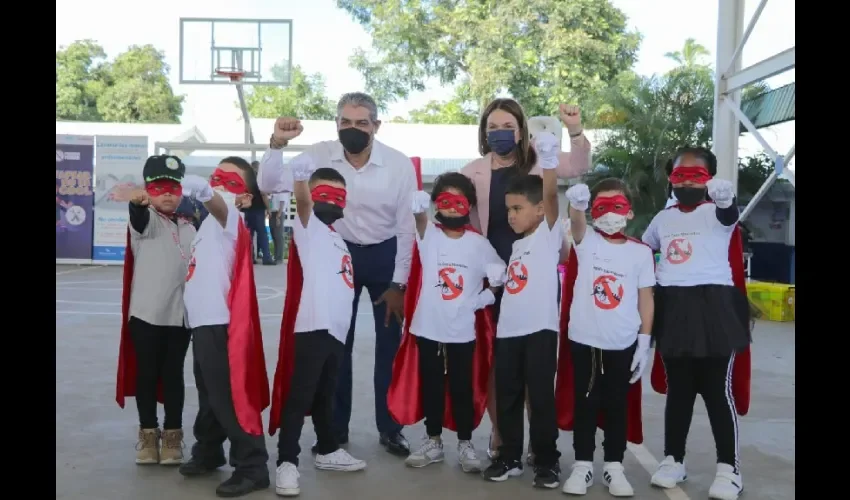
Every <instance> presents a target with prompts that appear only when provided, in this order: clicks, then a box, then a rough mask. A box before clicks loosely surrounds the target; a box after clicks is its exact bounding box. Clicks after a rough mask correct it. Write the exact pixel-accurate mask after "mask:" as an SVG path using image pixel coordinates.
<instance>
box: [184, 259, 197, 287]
mask: <svg viewBox="0 0 850 500" xmlns="http://www.w3.org/2000/svg"><path fill="white" fill-rule="evenodd" d="M194 274H195V257H194V256H193V257H192V260H190V261H189V270H188V271H187V272H186V281H189V280H190V279H192V276H193V275H194Z"/></svg>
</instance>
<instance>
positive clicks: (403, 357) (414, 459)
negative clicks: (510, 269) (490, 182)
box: [387, 172, 505, 472]
mask: <svg viewBox="0 0 850 500" xmlns="http://www.w3.org/2000/svg"><path fill="white" fill-rule="evenodd" d="M432 202H433V204H434V209H435V211H436V214H435V216H434V218H435V219H436V221H437V224H434V223H432V222H431V221H430V220H429V218H428V214H427V213H426V211H427V210H428V208H429V206H430V205H431V203H432ZM475 202H476V197H475V187H474V186H473V184H472V181H470V180H469V178H468V177H466V176H464V175H462V174H460V173H457V172H448V173H445V174H442V175H440V176H439V177H438V178H437V179H436V181H435V183H434V190H433V191H432V192H431V195H428V193H426V192H424V191H419V192H417V193H414V196H413V206H412V207H411V208H412V210H413V216H414V218H415V220H416V248H417V249H416V251H415V252H414V257H413V263H412V266H413V267H412V269H411V273H410V276H411V281H410V283H409V284H408V294H413V296H412V298H413V299H415V300H411V301H407V303H408V304H411V305H412V307H411V306H410V305H409V306H407V307H405V316H406V318H405V319H406V320H405V331H404V333H403V337H402V341H401V346H400V348H399V351H398V354H397V355H396V359H395V363H394V364H393V378H392V382H391V383H390V389H389V392H388V394H387V404H388V406H389V410H390V414H391V415H392V416H393V418H394V419H395V420H396V421H398V422H399V423H400V424H402V425H412V424H415V423H416V422H418V421H419V420H421V419H422V418H423V417H424V418H425V428H426V430H427V432H428V438H427V439H426V440H425V441H424V442H423V443H422V445H421V446H420V447H419V448H418V449H416V450H414V451H413V452H412V453H411V454H410V456H409V457H408V458H407V460H406V461H405V463H406V464H407V465H408V466H409V467H425V466H427V465H430V464H433V463H436V462H441V461H442V460H443V457H444V454H443V441H442V438H441V435H442V431H443V428H444V427H445V428H448V429H450V430H454V431H456V432H457V437H458V448H457V454H458V462H459V463H460V466H461V468H462V469H463V471H464V472H476V471H480V470H481V469H482V465H481V459H480V458H479V457H478V455H477V453H476V451H475V448H474V447H473V446H472V441H471V439H472V431H473V430H474V429H475V428H476V427H478V424H479V423H480V422H481V418H482V416H483V415H484V410H485V406H486V403H487V382H488V375H489V372H490V366H491V359H492V349H493V347H492V345H493V344H492V342H493V330H494V328H493V325H492V323H491V319H490V313H489V311H487V310H485V308H486V307H487V306H490V305H492V304H493V303H494V301H495V296H494V295H493V290H494V289H495V288H491V287H498V286H501V285H502V283H504V275H505V263H504V262H503V261H502V260H501V259H500V258H499V256H498V254H497V253H496V250H495V249H494V248H493V247H492V245H490V242H489V241H488V240H487V239H486V238H484V237H483V236H482V235H481V234H479V233H478V232H477V231H475V230H474V229H473V228H472V226H470V225H469V210H470V209H471V208H472V207H473V206H474V205H475ZM417 255H418V257H417ZM486 280H489V286H488V284H487V281H486ZM447 396H448V397H447Z"/></svg>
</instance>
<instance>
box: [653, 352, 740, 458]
mask: <svg viewBox="0 0 850 500" xmlns="http://www.w3.org/2000/svg"><path fill="white" fill-rule="evenodd" d="M734 361H735V355H734V354H732V355H731V356H729V357H709V358H692V357H664V368H665V370H666V372H667V407H666V408H665V410H664V455H665V456H670V455H672V456H673V458H675V459H676V461H677V462H682V461H684V458H685V443H686V442H687V440H688V431H689V430H690V427H691V419H692V418H693V415H694V402H695V401H696V397H697V394H699V395H701V396H702V400H703V402H705V409H706V411H707V412H708V420H709V422H710V424H711V432H712V434H714V443H715V446H716V447H717V463H722V464H727V465H731V466H732V467H733V468H734V469H735V473H736V474H740V471H739V467H740V463H739V455H738V414H737V412H736V409H735V398H734V397H733V396H732V365H733V363H734Z"/></svg>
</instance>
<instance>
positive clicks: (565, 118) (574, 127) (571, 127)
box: [558, 104, 582, 135]
mask: <svg viewBox="0 0 850 500" xmlns="http://www.w3.org/2000/svg"><path fill="white" fill-rule="evenodd" d="M558 114H559V115H560V118H561V121H562V122H563V123H564V126H565V127H567V131H568V132H569V133H570V135H575V134H577V133H579V132H581V130H582V127H581V108H580V107H579V106H577V105H575V104H561V105H560V106H559V107H558Z"/></svg>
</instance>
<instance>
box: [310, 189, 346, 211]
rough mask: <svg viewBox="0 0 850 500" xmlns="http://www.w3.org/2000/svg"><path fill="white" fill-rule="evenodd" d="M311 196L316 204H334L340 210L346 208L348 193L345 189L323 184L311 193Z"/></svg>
mask: <svg viewBox="0 0 850 500" xmlns="http://www.w3.org/2000/svg"><path fill="white" fill-rule="evenodd" d="M310 196H311V197H312V198H313V202H315V203H332V204H334V205H336V206H338V207H339V208H345V196H346V191H345V189H344V188H338V187H333V186H328V185H327V184H321V185H319V186H316V187H314V188H313V190H312V191H310Z"/></svg>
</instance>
